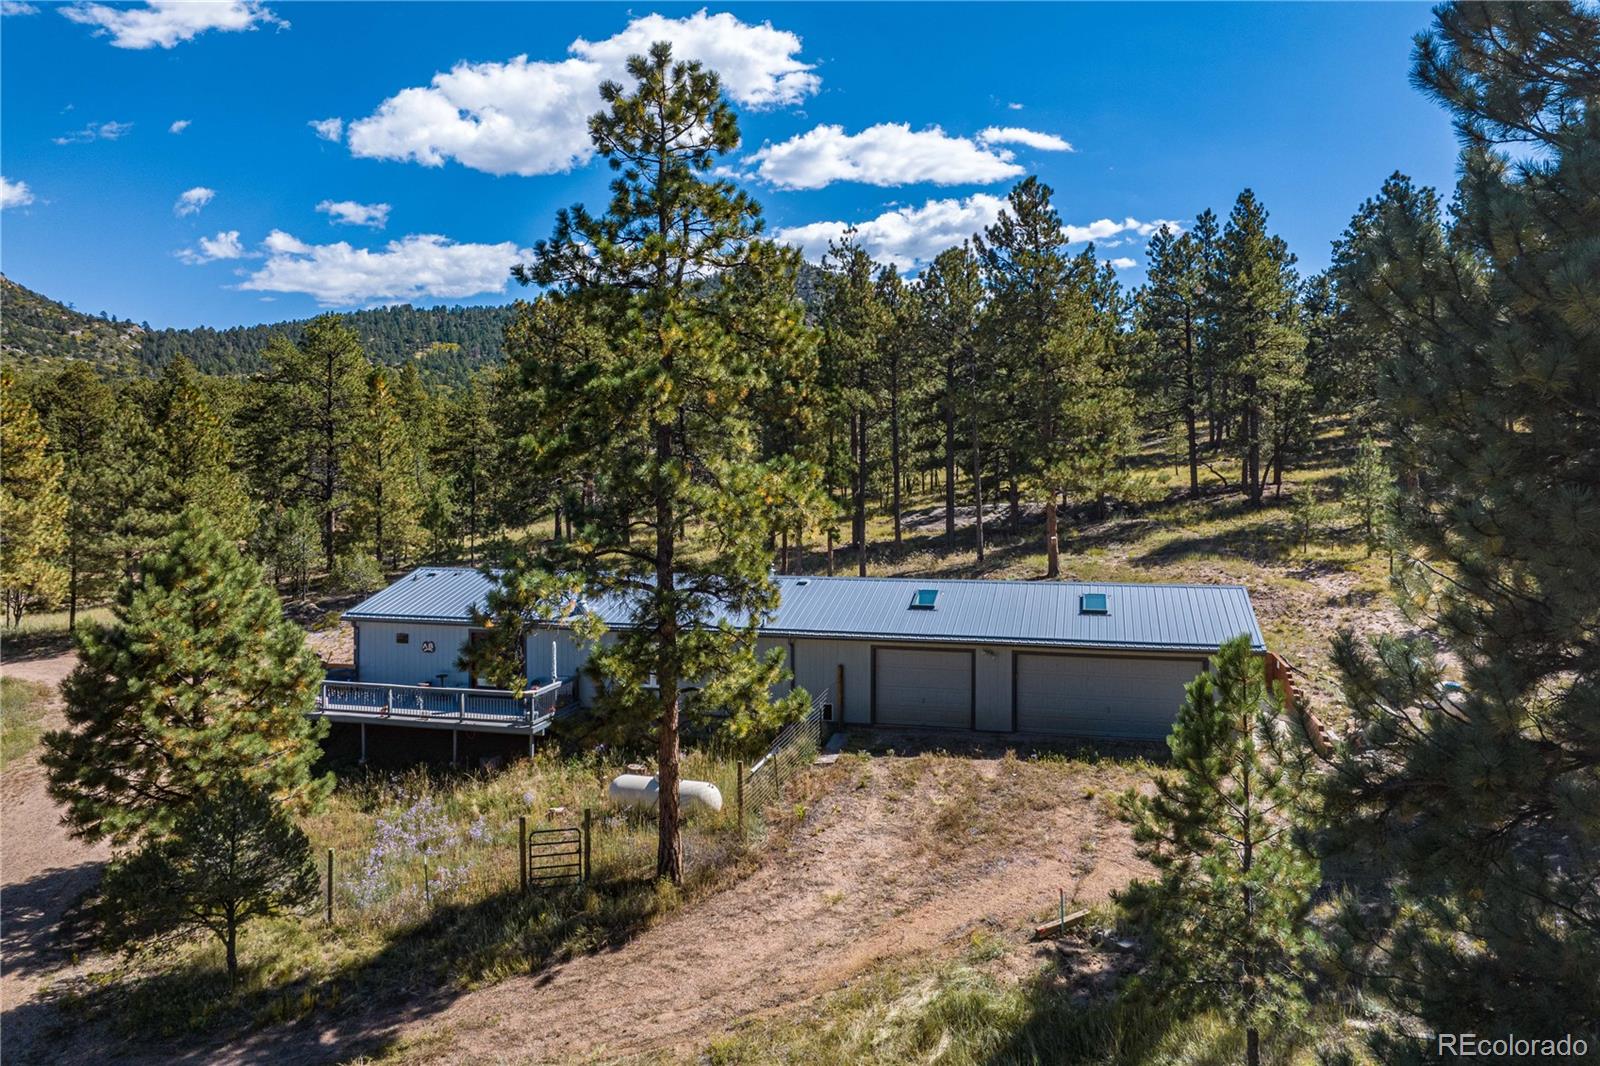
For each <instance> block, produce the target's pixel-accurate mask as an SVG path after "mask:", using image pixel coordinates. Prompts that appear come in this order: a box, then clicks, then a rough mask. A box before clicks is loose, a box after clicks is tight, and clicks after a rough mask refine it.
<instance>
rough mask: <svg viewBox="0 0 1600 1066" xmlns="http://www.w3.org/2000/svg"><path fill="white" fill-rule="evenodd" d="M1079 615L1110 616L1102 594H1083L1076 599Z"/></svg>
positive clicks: (1109, 609)
mask: <svg viewBox="0 0 1600 1066" xmlns="http://www.w3.org/2000/svg"><path fill="white" fill-rule="evenodd" d="M1078 613H1079V614H1110V613H1111V607H1110V605H1109V604H1107V603H1106V594H1105V593H1104V592H1085V593H1084V594H1083V595H1082V596H1079V597H1078Z"/></svg>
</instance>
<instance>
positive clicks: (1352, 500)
mask: <svg viewBox="0 0 1600 1066" xmlns="http://www.w3.org/2000/svg"><path fill="white" fill-rule="evenodd" d="M1345 485H1346V488H1345V501H1346V504H1347V505H1348V507H1349V508H1350V511H1351V513H1352V514H1354V515H1355V519H1356V521H1357V522H1358V523H1359V524H1360V526H1361V538H1362V540H1363V541H1364V542H1365V543H1366V545H1367V554H1368V555H1371V554H1372V549H1374V548H1376V547H1377V546H1378V545H1379V544H1381V543H1382V542H1383V540H1384V535H1385V532H1384V531H1385V529H1386V527H1387V526H1388V517H1389V509H1390V507H1392V506H1393V504H1394V475H1393V474H1391V473H1390V472H1389V464H1388V462H1387V461H1386V460H1385V459H1384V457H1383V447H1382V446H1381V445H1379V444H1378V442H1377V441H1375V440H1373V439H1372V438H1371V437H1362V438H1361V441H1360V443H1359V444H1357V445H1356V459H1355V462H1353V463H1351V464H1350V473H1349V475H1348V477H1347V479H1346V482H1345Z"/></svg>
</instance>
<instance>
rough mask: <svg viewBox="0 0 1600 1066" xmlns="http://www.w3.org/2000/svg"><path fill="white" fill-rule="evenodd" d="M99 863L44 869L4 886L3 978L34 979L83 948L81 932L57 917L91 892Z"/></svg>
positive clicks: (0, 911) (0, 923) (0, 902)
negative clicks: (7, 975)
mask: <svg viewBox="0 0 1600 1066" xmlns="http://www.w3.org/2000/svg"><path fill="white" fill-rule="evenodd" d="M104 865H105V864H104V863H101V862H96V861H91V862H80V863H77V864H76V865H73V866H60V867H56V868H55V869H52V870H46V871H44V872H43V873H40V874H38V875H37V876H35V877H31V878H29V879H28V880H26V881H21V882H18V883H16V884H10V885H7V886H6V888H5V893H4V894H3V895H0V927H3V928H4V934H3V936H0V944H4V950H5V969H6V973H7V974H10V975H13V976H18V977H33V976H37V975H38V974H41V973H44V972H46V971H48V970H51V969H54V968H55V967H57V966H59V965H60V964H61V962H62V961H63V960H64V959H65V958H66V957H67V956H68V955H69V954H71V953H74V952H79V951H82V950H84V949H85V948H86V947H88V946H89V945H88V943H87V941H85V940H84V938H83V931H82V930H81V929H80V928H78V927H77V926H76V925H75V924H74V923H72V922H63V921H62V915H63V914H68V915H69V916H70V913H71V911H72V909H73V907H74V905H75V904H76V903H77V902H78V901H79V900H80V899H81V898H82V897H83V896H84V895H85V894H86V893H88V892H90V891H92V890H93V888H94V886H95V884H96V883H97V882H98V881H99V879H100V871H101V868H102V867H103V866H104Z"/></svg>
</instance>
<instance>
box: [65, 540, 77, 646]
mask: <svg viewBox="0 0 1600 1066" xmlns="http://www.w3.org/2000/svg"><path fill="white" fill-rule="evenodd" d="M77 626H78V542H77V540H76V539H74V540H73V541H72V547H71V550H69V551H68V552H67V635H68V636H71V635H72V631H73V630H74V629H76V628H77Z"/></svg>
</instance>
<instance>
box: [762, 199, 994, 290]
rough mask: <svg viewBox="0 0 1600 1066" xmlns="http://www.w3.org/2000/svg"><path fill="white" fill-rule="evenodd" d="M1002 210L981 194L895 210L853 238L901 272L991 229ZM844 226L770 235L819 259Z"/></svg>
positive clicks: (861, 227)
mask: <svg viewBox="0 0 1600 1066" xmlns="http://www.w3.org/2000/svg"><path fill="white" fill-rule="evenodd" d="M1004 206H1005V200H1004V199H1003V198H1001V197H999V196H991V195H989V194H988V193H981V192H980V193H975V194H973V195H972V196H969V197H967V198H966V199H964V200H958V199H950V200H929V201H928V202H927V203H925V204H923V205H922V206H921V207H911V206H906V207H897V208H895V209H894V210H893V211H885V212H884V213H883V214H881V215H879V216H878V217H877V218H873V219H868V220H867V221H865V222H858V223H856V240H857V241H859V242H860V243H861V246H862V247H863V248H865V249H866V250H867V252H868V253H870V254H871V256H872V257H873V258H874V259H876V260H878V261H879V262H880V263H888V264H890V265H891V266H893V267H894V268H895V269H896V270H898V271H901V272H902V273H904V272H905V271H908V270H914V269H916V268H917V267H918V266H920V265H921V264H923V263H926V262H928V261H929V260H930V259H932V258H933V257H934V256H936V255H938V254H939V253H940V252H942V251H944V250H945V249H946V248H950V247H953V246H954V245H957V244H960V243H961V242H962V241H964V240H966V239H967V238H969V237H971V236H972V235H973V234H974V233H976V232H977V231H978V230H981V229H982V228H983V227H985V226H989V225H993V224H994V220H995V219H996V218H997V217H998V216H999V214H1000V209H1001V208H1002V207H1004ZM848 225H849V223H847V222H813V223H811V224H810V225H807V226H791V227H788V228H785V229H779V230H777V231H775V232H774V233H773V235H772V236H773V239H774V240H777V241H779V242H780V243H783V244H793V245H795V246H797V247H799V248H800V249H801V250H802V251H803V252H804V253H805V256H806V258H807V259H811V260H818V259H821V258H822V255H823V253H824V252H826V251H827V250H828V242H829V241H831V240H837V239H838V238H839V237H840V236H841V235H842V234H843V233H844V231H845V229H846V227H847V226H848Z"/></svg>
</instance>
